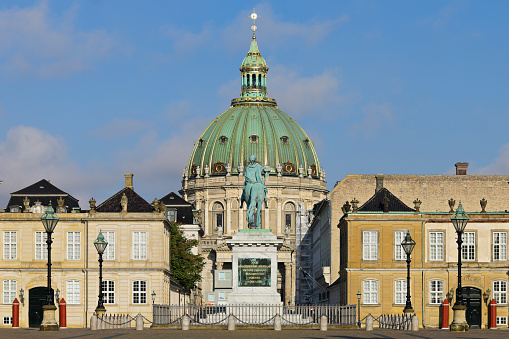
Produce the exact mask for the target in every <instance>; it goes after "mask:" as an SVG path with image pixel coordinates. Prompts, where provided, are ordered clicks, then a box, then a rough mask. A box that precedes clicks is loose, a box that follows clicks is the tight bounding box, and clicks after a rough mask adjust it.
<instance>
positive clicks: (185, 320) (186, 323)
mask: <svg viewBox="0 0 509 339" xmlns="http://www.w3.org/2000/svg"><path fill="white" fill-rule="evenodd" d="M190 322H191V319H189V317H188V316H187V314H186V315H184V316H182V331H188V330H189V323H190Z"/></svg>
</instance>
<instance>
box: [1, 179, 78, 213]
mask: <svg viewBox="0 0 509 339" xmlns="http://www.w3.org/2000/svg"><path fill="white" fill-rule="evenodd" d="M25 198H28V200H29V201H30V203H29V206H34V205H35V203H36V202H40V203H41V205H42V206H46V207H47V206H49V205H51V206H52V207H53V209H54V210H55V211H57V208H58V199H60V198H62V199H64V206H66V207H67V211H68V212H71V211H72V209H74V208H80V206H79V200H78V199H76V198H74V197H73V196H71V195H70V194H69V193H67V192H64V191H62V190H61V189H60V188H58V187H56V186H55V185H53V184H51V183H50V182H49V181H48V180H46V179H42V180H40V181H38V182H36V183H34V184H32V185H30V186H27V187H25V188H23V189H21V190H19V191H16V192H13V193H11V198H10V199H9V202H8V203H7V210H10V206H20V207H21V208H22V209H23V207H24V204H23V200H24V199H25Z"/></svg>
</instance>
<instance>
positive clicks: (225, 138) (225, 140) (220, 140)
mask: <svg viewBox="0 0 509 339" xmlns="http://www.w3.org/2000/svg"><path fill="white" fill-rule="evenodd" d="M226 142H228V138H227V137H225V136H224V135H222V136H220V137H219V143H220V144H223V145H224V144H226Z"/></svg>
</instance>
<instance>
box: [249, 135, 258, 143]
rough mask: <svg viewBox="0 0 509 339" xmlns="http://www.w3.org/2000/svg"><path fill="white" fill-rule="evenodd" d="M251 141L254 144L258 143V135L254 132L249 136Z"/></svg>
mask: <svg viewBox="0 0 509 339" xmlns="http://www.w3.org/2000/svg"><path fill="white" fill-rule="evenodd" d="M249 141H251V143H252V144H257V143H258V136H257V135H255V134H253V135H251V136H250V137H249Z"/></svg>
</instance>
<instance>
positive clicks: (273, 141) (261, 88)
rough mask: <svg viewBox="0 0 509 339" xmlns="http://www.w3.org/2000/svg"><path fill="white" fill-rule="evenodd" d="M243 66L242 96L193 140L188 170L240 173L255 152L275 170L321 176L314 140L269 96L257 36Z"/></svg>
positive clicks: (194, 172)
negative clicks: (196, 139)
mask: <svg viewBox="0 0 509 339" xmlns="http://www.w3.org/2000/svg"><path fill="white" fill-rule="evenodd" d="M254 27H255V28H254V29H253V40H252V42H251V46H250V49H249V52H248V54H247V56H246V57H245V58H244V61H243V62H242V65H241V67H240V72H241V74H242V77H241V78H242V81H241V94H240V97H239V98H235V99H233V100H232V102H231V107H230V108H229V109H228V110H227V111H225V112H223V113H222V114H221V115H219V116H218V117H217V118H215V119H214V120H213V121H212V122H211V123H210V125H209V126H208V127H207V128H206V129H205V131H203V133H202V134H201V135H200V137H199V139H198V141H196V142H195V144H194V148H193V152H192V154H191V158H190V159H189V164H188V167H187V169H186V172H187V175H188V176H189V177H191V178H192V177H195V176H197V175H199V176H203V175H207V174H208V175H210V176H216V175H223V176H224V175H229V174H233V175H235V174H238V173H239V168H238V167H239V165H241V166H240V167H241V168H240V171H241V172H242V167H245V166H246V165H247V164H248V162H249V161H248V160H249V157H250V156H251V155H252V154H255V155H256V156H257V162H258V163H260V164H261V165H263V166H265V167H267V168H270V173H271V174H277V173H281V174H282V175H290V176H292V175H293V176H299V175H300V174H303V175H304V176H309V174H311V176H312V177H314V178H322V179H323V176H324V174H323V172H322V170H321V167H320V163H319V161H318V156H317V155H316V151H315V148H314V144H313V142H312V141H310V140H309V137H308V136H307V134H306V132H304V130H303V129H302V128H301V127H300V126H299V124H298V123H297V122H296V121H295V120H294V119H292V118H291V117H290V116H289V115H288V114H286V113H284V112H283V111H281V110H280V109H279V108H278V107H277V102H276V100H275V99H272V98H269V97H268V96H267V72H268V70H269V68H268V67H267V64H266V62H265V59H264V58H263V57H262V56H261V54H260V52H259V50H258V44H257V42H256V37H255V35H254V30H255V29H256V26H254Z"/></svg>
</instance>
